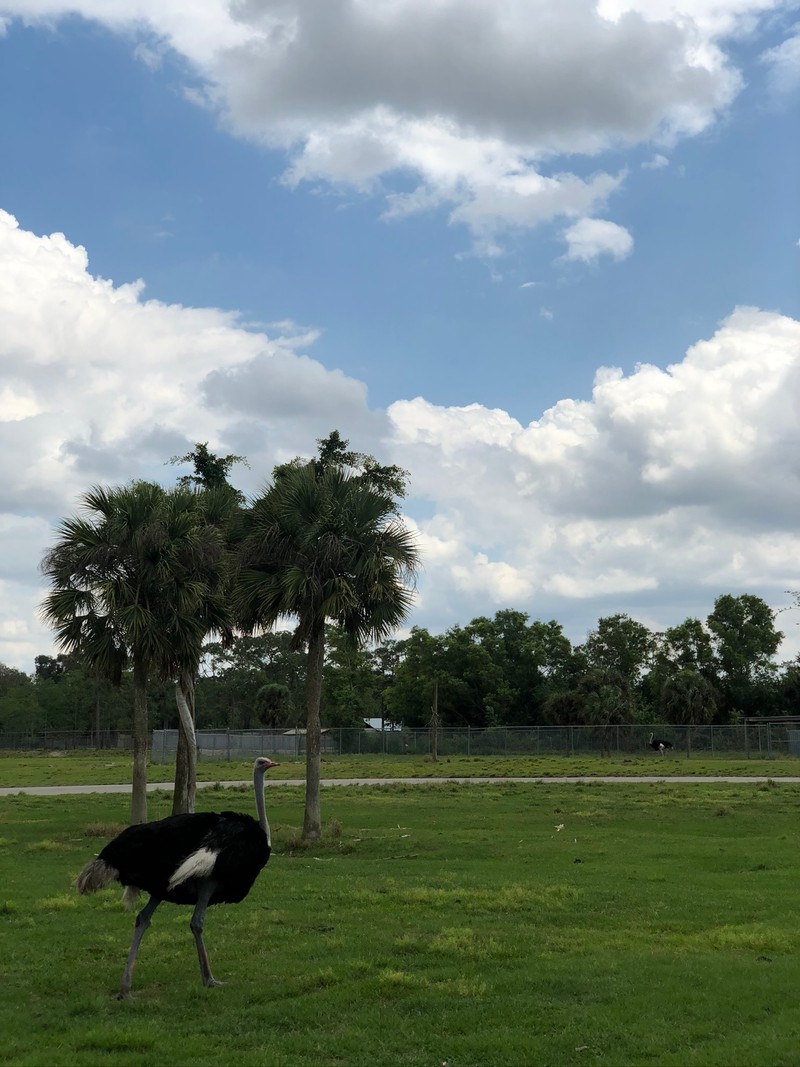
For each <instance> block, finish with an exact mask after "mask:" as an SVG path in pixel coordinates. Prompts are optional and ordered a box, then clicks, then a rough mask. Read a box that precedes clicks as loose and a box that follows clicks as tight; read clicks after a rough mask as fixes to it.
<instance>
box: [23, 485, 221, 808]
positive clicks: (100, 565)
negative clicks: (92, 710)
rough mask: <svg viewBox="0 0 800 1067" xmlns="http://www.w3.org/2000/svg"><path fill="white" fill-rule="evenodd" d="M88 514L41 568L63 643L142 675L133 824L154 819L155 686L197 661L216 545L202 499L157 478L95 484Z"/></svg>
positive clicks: (69, 527) (62, 529)
mask: <svg viewBox="0 0 800 1067" xmlns="http://www.w3.org/2000/svg"><path fill="white" fill-rule="evenodd" d="M82 508H83V511H84V513H85V514H84V515H79V516H74V517H72V518H69V519H65V520H64V521H63V522H62V523H61V524H60V526H59V528H58V538H57V541H56V544H55V545H54V546H53V547H52V548H51V549H50V550H49V551H48V552H46V553H45V556H44V559H43V561H42V570H43V573H44V575H45V577H46V578H47V579H48V580H49V582H50V592H49V593H48V594H47V596H46V597H45V600H44V603H43V607H42V614H43V617H44V618H45V620H46V621H47V622H48V623H49V624H50V625H51V626H52V627H53V628H54V630H55V634H56V641H57V643H58V645H59V646H60V647H61V648H62V649H63V650H64V651H65V652H66V653H68V654H74V655H75V656H76V657H77V658H78V659H79V660H80V661H81V662H83V663H84V664H85V665H86V666H88V667H89V668H90V669H91V670H93V671H95V672H96V673H98V674H100V675H102V676H105V677H108V678H110V679H112V680H114V681H115V682H117V683H118V682H119V681H120V679H121V676H122V672H123V670H124V669H125V668H126V667H128V666H129V665H130V667H131V668H132V671H133V688H134V708H133V730H132V733H133V783H132V796H131V822H134V823H137V822H145V821H146V820H147V743H148V729H149V722H148V709H147V686H148V682H149V680H150V679H151V678H152V677H154V676H158V675H163V674H165V673H167V672H171V673H172V675H173V677H175V676H176V674H177V672H178V671H180V670H182V669H183V668H184V667H185V666H186V665H187V664H190V663H191V662H192V656H193V654H194V650H195V649H197V648H199V647H200V646H201V643H202V639H203V636H204V634H205V632H206V631H207V628H208V619H209V615H210V611H211V609H210V608H209V606H208V605H207V604H204V602H203V598H204V596H205V595H206V593H207V590H206V588H205V586H204V584H203V582H202V581H201V580H199V578H198V572H199V561H201V560H203V559H207V553H208V543H207V540H206V539H205V538H204V536H203V527H202V525H201V524H199V523H198V521H197V510H196V494H195V493H192V492H191V491H189V490H185V489H178V490H173V491H171V492H167V491H166V490H164V489H163V488H162V487H161V486H158V485H155V484H152V483H149V482H134V483H132V484H130V485H126V486H122V487H117V488H95V489H92V490H91V491H90V492H88V493H86V494H85V495H84V497H83V498H82Z"/></svg>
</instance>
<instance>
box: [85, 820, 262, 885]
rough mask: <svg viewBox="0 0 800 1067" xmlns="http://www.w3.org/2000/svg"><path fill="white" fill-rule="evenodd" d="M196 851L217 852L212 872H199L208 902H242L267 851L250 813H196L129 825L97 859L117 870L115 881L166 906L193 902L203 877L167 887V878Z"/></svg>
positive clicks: (258, 828)
mask: <svg viewBox="0 0 800 1067" xmlns="http://www.w3.org/2000/svg"><path fill="white" fill-rule="evenodd" d="M198 849H208V850H210V851H212V852H216V853H217V860H216V863H215V864H214V868H213V870H212V871H211V873H210V874H209V875H205V876H203V877H204V878H207V879H208V880H210V881H212V882H214V883H215V886H216V888H215V889H214V891H213V893H212V894H211V897H210V898H209V901H208V903H209V904H238V903H239V901H241V900H244V898H245V897H246V896H247V894H248V893H249V892H250V889H251V888H252V885H253V882H255V880H256V878H257V877H258V875H259V873H260V872H261V871H262V870H263V869H264V867H265V866H266V864H267V861H268V860H269V856H270V851H271V849H270V846H269V844H268V842H267V838H266V836H265V834H264V831H263V830H262V829H261V827H260V826H259V825H258V823H257V822H256V820H255V819H254V818H252V816H250V815H243V814H241V812H238V811H223V812H219V813H214V812H198V813H197V814H194V815H170V816H168V817H167V818H166V819H159V820H158V821H157V822H151V823H141V824H140V825H138V826H129V827H127V829H125V830H123V831H122V833H121V834H119V835H118V836H117V837H115V838H114V840H113V841H110V842H109V843H108V844H107V845H106V847H105V848H104V849H103V850H102V852H101V853H100V855H99V857H98V859H100V860H102V861H103V862H105V863H107V864H108V865H109V867H113V868H114V869H115V870H116V871H117V872H118V876H117V880H118V881H119V882H121V884H122V885H124V886H131V887H135V888H136V889H142V890H144V892H146V893H149V894H150V895H151V896H155V897H158V898H159V900H166V901H168V902H169V903H170V904H196V903H197V889H198V884H199V882H200V881H201V880H202V879H200V878H190V879H188V880H187V881H186V882H182V883H181V884H180V885H177V886H175V887H174V888H172V889H170V888H169V881H170V878H172V876H173V874H174V873H175V871H176V870H177V869H178V867H180V865H181V864H182V863H183V862H184V860H185V859H186V858H187V857H188V856H191V855H192V854H193V853H194V852H197V851H198Z"/></svg>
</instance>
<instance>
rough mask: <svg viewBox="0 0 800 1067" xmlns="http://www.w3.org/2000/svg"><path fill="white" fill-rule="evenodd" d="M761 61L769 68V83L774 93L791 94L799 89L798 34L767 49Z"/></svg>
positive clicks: (799, 52) (799, 41)
mask: <svg viewBox="0 0 800 1067" xmlns="http://www.w3.org/2000/svg"><path fill="white" fill-rule="evenodd" d="M761 59H762V61H763V62H764V63H766V64H767V65H768V67H769V68H770V83H771V85H772V88H773V90H774V91H775V92H778V93H791V92H794V91H795V90H796V89H797V88H798V87H800V33H795V35H794V36H793V37H788V38H787V39H786V40H785V41H783V42H782V43H781V44H779V45H777V46H776V47H775V48H770V49H768V50H767V51H766V52H764V53H763V55H762V57H761Z"/></svg>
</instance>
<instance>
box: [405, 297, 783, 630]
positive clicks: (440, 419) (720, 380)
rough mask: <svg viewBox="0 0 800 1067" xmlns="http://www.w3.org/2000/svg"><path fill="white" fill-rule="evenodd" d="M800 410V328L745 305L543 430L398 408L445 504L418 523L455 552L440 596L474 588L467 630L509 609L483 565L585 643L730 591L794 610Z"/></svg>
mask: <svg viewBox="0 0 800 1067" xmlns="http://www.w3.org/2000/svg"><path fill="white" fill-rule="evenodd" d="M798 399H800V323H798V322H796V321H794V320H792V319H788V318H785V317H783V316H780V315H777V314H773V313H769V312H763V311H758V310H756V309H752V308H741V309H739V310H737V311H736V312H735V313H734V314H732V315H731V316H730V318H729V319H728V320H727V321H726V322H724V323H723V324H722V325H721V326H720V328H719V330H718V331H717V332H716V333H715V334H714V336H713V337H711V338H709V339H708V340H706V341H702V342H699V343H698V344H696V345H694V346H693V347H692V348H691V349H690V350H689V351H688V352H687V353H686V355H685V357H684V358H683V359H682V360H680V361H679V362H676V363H675V364H673V365H672V366H670V367H668V368H666V369H660V368H657V367H654V366H652V365H648V364H643V365H641V366H640V367H638V368H637V369H636V371H635V372H634V373H633V374H631V375H629V376H625V375H623V374H622V373H621V372H619V371H616V370H613V369H605V370H600V371H599V372H598V374H597V377H596V381H595V386H594V390H593V393H592V398H591V400H588V401H574V400H562V401H560V402H559V403H558V404H557V405H555V406H554V407H553V408H551V409H550V410H548V411H547V412H545V413H544V415H543V416H542V417H541V418H540V419H538V420H536V421H534V422H531V423H530V424H529V425H528V426H523V425H521V424H520V423H518V422H516V421H515V420H513V419H510V418H509V417H508V416H507V415H505V413H503V412H500V411H497V410H493V411H489V410H487V409H484V408H481V407H479V406H477V405H472V406H470V407H469V408H463V409H461V408H438V407H434V406H433V405H430V404H428V403H426V402H425V401H423V400H422V399H417V400H415V401H413V402H410V403H409V402H399V403H396V404H393V405H392V406H391V408H390V409H389V415H390V417H391V419H392V422H393V423H394V425H395V435H396V438H397V440H398V443H399V444H400V446H401V448H402V453H401V454H402V456H403V462H404V463H405V465H406V466H409V467H410V468H411V470H412V471H413V473H414V482H413V485H414V489H415V492H416V493H417V494H419V495H421V496H424V497H427V498H428V499H429V500H430V501H432V502H434V504H435V513H434V515H433V516H432V517H431V518H430V519H428V520H426V521H424V522H421V523H420V528H421V530H422V531H423V533H424V534H425V535H426V536H427V537H428V538H431V539H433V540H434V542H435V543H436V544H438V545H440V546H441V545H442V544H445V545H447V546H448V547H447V551H446V552H443V551H441V549H440V550H439V551H438V552H434V553H433V556H432V558H431V559H430V560H429V561H428V564H427V573H426V584H427V585H435V586H436V587H441V588H443V589H445V588H446V589H449V590H450V594H449V596H450V600H451V601H452V588H453V587H454V586H457V587H458V588H459V589H460V590H462V594H461V597H460V602H461V604H462V609H461V616H460V618H461V619H464V618H466V617H469V616H470V613H472V614H477V613H486V612H487V611H489V610H490V608H495V609H498V608H500V607H504V606H507V605H508V597H507V593H506V590H507V588H508V573H509V572H508V571H506V570H505V569H503V571H502V576H503V582H501V581H500V572H498V574H497V575H496V576H494V575H493V571H492V568H491V567H487V565H486V563H485V562H480V563H479V562H478V559H479V557H480V558H481V559H482V560H485V561H488V562H490V563H497V564H500V563H503V564H505V565H506V567H508V568H511V571H512V573H513V574H514V576H515V579H516V581H517V583H518V585H519V590H520V591H519V594H518V599H517V600H516V601H514V606H517V607H521V608H523V609H525V610H529V611H531V612H532V613H534V614H535V615H536V616H540V617H542V616H543V617H550V616H553V617H556V618H559V619H562V620H564V621H567V622H569V620H570V618H572V619H579V620H581V624H582V626H583V632H585V631H586V629H588V627H589V626H590V625H591V623H592V621H593V618H596V617H597V616H598V615H599V614H602V613H607V612H608V611H609V610H611V611H615V610H635V606H636V605H639V606H640V607H639V610H640V613H646V614H647V616H648V618H650V619H652V620H655V623H657V624H660V625H662V626H663V625H669V624H671V623H672V622H675V621H680V618H682V617H683V616H684V615H686V614H690V613H696V614H706V613H707V612H708V611H709V610H710V608H711V605H712V604H713V599H714V597H716V596H717V595H718V594H719V593H721V592H727V591H734V592H736V591H752V592H757V593H758V594H759V595H763V596H765V597H766V598H767V599H768V600H771V602H773V603H775V604H776V605H777V604H779V603H782V602H784V601H785V599H786V598H785V596H784V591H785V590H786V589H790V588H798V583H800V564H798V560H799V559H800V534H799V533H798V530H797V500H798V498H800V463H798V462H797V461H796V451H797V450H796V440H797V431H796V417H795V412H796V405H797V402H798ZM470 570H471V571H473V572H474V574H475V586H474V588H473V590H472V592H470V589H471V587H470V585H469V582H468V581H467V580H466V579H465V575H466V574H468V573H469V572H470ZM523 590H527V592H523ZM430 600H431V598H430V596H429V600H428V609H429V610H432V605H431V604H430ZM570 604H574V605H575V607H574V609H573V608H570ZM587 614H588V621H587ZM442 621H443V624H447V623H449V622H450V623H451V622H453V621H457V620H455V619H449V620H447V619H444V620H442Z"/></svg>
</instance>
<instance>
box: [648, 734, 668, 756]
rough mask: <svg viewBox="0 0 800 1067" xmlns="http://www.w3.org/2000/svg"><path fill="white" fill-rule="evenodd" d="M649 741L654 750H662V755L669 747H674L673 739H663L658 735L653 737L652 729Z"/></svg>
mask: <svg viewBox="0 0 800 1067" xmlns="http://www.w3.org/2000/svg"><path fill="white" fill-rule="evenodd" d="M647 743H648V745H649V746H650V748H652V749H653V751H654V752H660V753H661V755H662V756H663V755H664V753H665V752H666V751H667V749H668V748H672V742H671V741H661V740H659V739H658V738H657V737H653V733H652V731H651V732H650V740H649V741H648V742H647Z"/></svg>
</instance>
